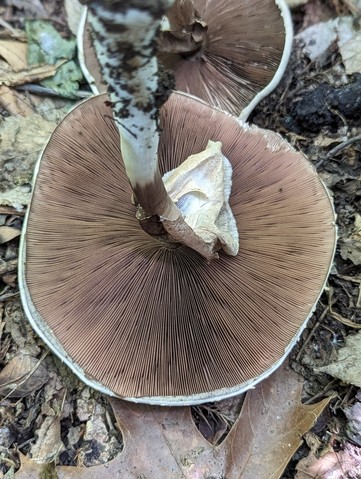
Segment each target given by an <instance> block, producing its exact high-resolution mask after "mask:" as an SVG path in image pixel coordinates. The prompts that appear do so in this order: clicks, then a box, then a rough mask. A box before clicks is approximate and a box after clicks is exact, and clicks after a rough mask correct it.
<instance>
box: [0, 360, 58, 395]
mask: <svg viewBox="0 0 361 479" xmlns="http://www.w3.org/2000/svg"><path fill="white" fill-rule="evenodd" d="M48 379H49V376H48V371H47V369H46V367H45V366H44V365H43V364H42V359H40V360H39V359H36V358H34V357H33V356H31V355H30V354H28V353H20V354H18V355H17V356H15V357H14V358H13V359H12V360H11V361H10V362H9V363H8V364H7V365H6V366H5V367H4V369H3V370H2V371H1V372H0V395H1V396H6V397H16V398H21V397H25V396H28V395H29V394H31V393H32V392H34V391H36V390H37V389H39V388H40V387H41V386H42V385H43V384H44V383H45V382H46V381H47V380H48Z"/></svg>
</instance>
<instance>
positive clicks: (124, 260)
mask: <svg viewBox="0 0 361 479" xmlns="http://www.w3.org/2000/svg"><path fill="white" fill-rule="evenodd" d="M161 127H162V131H163V133H162V135H161V143H160V149H159V158H160V164H161V168H162V170H163V172H166V171H169V170H171V169H173V168H175V167H177V165H179V164H180V163H181V162H182V161H183V160H184V159H185V158H187V157H188V156H189V155H191V154H194V153H197V152H199V151H201V150H203V149H204V148H205V147H206V144H207V142H208V140H210V139H211V140H217V141H221V142H222V144H223V153H224V154H225V155H226V156H227V157H228V159H229V160H230V161H231V163H232V165H233V186H232V194H231V201H230V205H231V207H232V210H233V213H234V216H235V218H236V221H237V226H238V230H239V233H240V251H239V254H238V255H237V256H236V257H231V256H227V255H226V254H222V253H221V254H220V258H219V260H215V261H213V262H212V263H211V264H209V265H208V264H207V263H206V262H205V261H204V259H203V258H202V257H201V256H200V255H198V254H197V253H195V252H194V251H193V250H190V249H188V248H187V247H184V246H178V247H175V248H174V245H173V246H168V245H167V244H165V243H162V242H160V241H158V239H156V238H155V237H151V236H149V235H147V233H145V232H144V231H143V230H142V229H141V228H140V226H139V224H138V221H137V220H136V218H135V208H134V206H133V205H132V202H131V200H130V199H131V189H130V186H129V184H128V179H127V177H126V175H125V172H124V168H123V165H122V161H121V160H120V158H119V137H118V133H117V130H116V128H115V126H114V122H113V120H112V114H111V109H110V107H109V106H108V103H107V97H106V95H102V96H98V97H93V98H91V99H90V100H87V101H85V102H83V103H81V104H80V105H79V106H77V107H76V108H75V109H74V110H72V111H71V112H70V113H69V114H68V116H67V117H66V118H65V119H64V120H63V121H62V123H61V124H60V125H59V126H58V128H57V129H56V130H55V132H54V134H53V135H52V137H51V139H50V141H49V144H48V146H47V147H46V149H45V151H44V153H43V155H42V158H41V162H40V164H39V171H38V173H37V180H36V185H35V190H34V194H33V199H32V203H31V206H30V211H29V215H28V218H27V230H26V242H25V240H23V244H22V266H21V271H20V279H21V286H22V288H21V289H22V298H23V302H24V306H25V310H26V312H27V315H28V316H29V319H30V321H31V322H32V324H33V326H34V327H35V329H36V330H37V331H38V332H39V334H40V335H41V336H42V337H43V338H44V339H45V341H46V342H47V343H48V344H49V345H50V347H51V348H52V349H53V350H54V351H55V352H56V353H57V354H58V355H59V356H60V357H61V358H62V359H64V360H65V361H66V362H67V363H68V364H69V365H70V366H71V367H72V368H73V370H75V372H76V373H77V374H78V375H80V377H82V378H83V379H84V380H85V381H86V382H88V383H90V384H91V385H92V386H95V387H98V388H99V389H101V390H102V391H105V392H107V393H111V394H115V395H118V396H121V397H126V398H130V399H131V400H135V401H140V402H149V403H152V402H153V403H161V404H186V403H197V402H202V401H206V400H212V399H214V400H215V399H219V398H221V397H226V396H229V395H232V394H236V393H239V392H241V391H242V390H244V389H246V388H248V387H250V386H252V385H254V384H255V383H256V382H258V381H259V380H260V379H262V378H264V377H266V376H267V375H268V374H269V373H270V372H271V371H272V370H273V369H274V368H275V367H276V366H278V365H279V364H280V362H281V361H282V360H283V359H284V357H285V355H286V354H287V353H288V352H289V351H290V348H291V347H292V345H293V344H294V343H295V341H296V340H297V338H298V336H299V334H300V331H301V330H302V328H303V326H304V325H305V321H306V319H307V318H308V316H309V315H310V314H311V312H312V310H313V307H314V305H315V302H316V301H317V299H318V297H319V295H320V292H321V290H322V289H323V286H324V284H325V281H326V278H327V275H328V271H329V268H330V264H331V262H332V258H333V253H334V246H335V225H334V214H333V208H332V205H331V202H330V199H329V196H328V194H327V192H326V191H325V188H324V186H323V184H322V183H321V181H320V180H319V178H318V176H317V174H316V172H315V170H314V169H313V167H312V166H311V165H310V164H309V162H308V161H307V160H306V158H305V157H304V156H303V155H302V154H300V153H297V152H295V151H294V150H293V149H292V148H291V147H290V146H289V145H288V144H287V143H286V142H284V141H283V140H282V139H281V138H280V137H279V136H278V135H276V134H274V133H271V132H267V131H264V130H260V129H258V128H256V127H244V126H242V125H240V124H239V122H238V121H237V119H235V118H234V117H232V116H230V115H228V114H226V113H224V112H221V111H219V110H216V109H214V108H212V107H210V106H209V105H207V104H205V103H203V102H201V101H199V100H196V99H194V98H190V97H188V96H187V95H184V94H179V93H177V94H173V95H172V96H171V97H170V99H169V100H168V102H167V103H166V105H165V106H164V107H163V109H162V111H161Z"/></svg>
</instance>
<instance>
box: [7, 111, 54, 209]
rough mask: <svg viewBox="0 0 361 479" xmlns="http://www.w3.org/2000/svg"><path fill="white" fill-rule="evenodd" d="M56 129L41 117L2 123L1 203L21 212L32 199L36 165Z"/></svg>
mask: <svg viewBox="0 0 361 479" xmlns="http://www.w3.org/2000/svg"><path fill="white" fill-rule="evenodd" d="M55 126H56V123H55V122H50V121H46V120H44V119H43V118H42V117H41V116H40V115H36V114H32V115H30V116H27V117H7V118H5V119H4V120H3V121H2V122H1V123H0V138H1V157H0V170H1V176H0V204H1V205H9V206H14V207H15V208H17V209H21V207H22V205H25V204H28V203H29V201H30V196H31V182H32V177H33V169H34V164H35V162H36V161H37V159H38V157H39V154H40V152H41V151H42V149H43V148H44V146H45V143H46V141H47V140H48V138H49V136H50V135H51V133H52V132H53V131H54V129H55Z"/></svg>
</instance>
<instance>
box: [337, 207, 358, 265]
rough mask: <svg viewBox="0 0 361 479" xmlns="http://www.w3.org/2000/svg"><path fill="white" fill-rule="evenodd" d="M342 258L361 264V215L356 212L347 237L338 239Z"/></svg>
mask: <svg viewBox="0 0 361 479" xmlns="http://www.w3.org/2000/svg"><path fill="white" fill-rule="evenodd" d="M340 253H341V256H342V259H349V260H351V261H352V262H353V263H354V264H356V265H360V264H361V215H360V214H358V213H356V214H355V220H354V224H353V226H352V229H351V231H350V236H349V237H348V238H342V239H341V240H340Z"/></svg>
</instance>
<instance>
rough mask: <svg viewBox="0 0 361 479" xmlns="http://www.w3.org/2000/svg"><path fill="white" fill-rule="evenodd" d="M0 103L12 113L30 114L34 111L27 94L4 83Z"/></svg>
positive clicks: (1, 87) (0, 87) (18, 114)
mask: <svg viewBox="0 0 361 479" xmlns="http://www.w3.org/2000/svg"><path fill="white" fill-rule="evenodd" d="M0 103H1V105H2V106H3V107H4V108H5V110H6V111H8V112H9V113H10V115H15V116H28V115H31V114H32V113H33V109H32V107H31V105H30V102H29V100H28V99H27V98H26V96H25V95H23V94H21V93H20V92H18V91H16V90H14V89H13V88H9V87H7V86H4V85H0Z"/></svg>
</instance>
